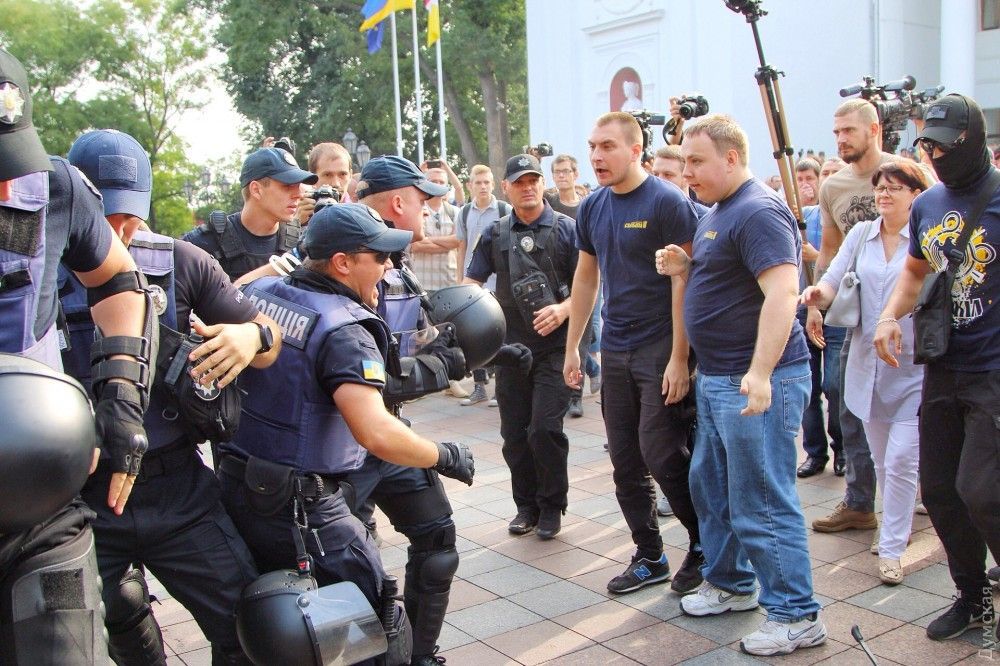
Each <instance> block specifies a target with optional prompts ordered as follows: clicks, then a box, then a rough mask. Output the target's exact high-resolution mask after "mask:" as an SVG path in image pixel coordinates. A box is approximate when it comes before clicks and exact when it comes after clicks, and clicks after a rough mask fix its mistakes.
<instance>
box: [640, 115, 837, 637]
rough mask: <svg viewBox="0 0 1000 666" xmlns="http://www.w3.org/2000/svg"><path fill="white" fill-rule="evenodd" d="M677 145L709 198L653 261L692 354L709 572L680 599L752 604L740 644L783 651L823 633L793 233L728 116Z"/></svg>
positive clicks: (730, 606)
mask: <svg viewBox="0 0 1000 666" xmlns="http://www.w3.org/2000/svg"><path fill="white" fill-rule="evenodd" d="M682 147H683V151H684V155H685V157H686V158H687V161H686V164H685V169H684V177H685V178H686V179H687V181H688V182H689V183H690V184H691V189H693V190H694V191H695V192H696V193H697V195H698V198H699V199H701V200H702V201H704V202H705V203H706V204H715V206H714V207H713V208H712V210H711V211H709V213H708V214H707V215H706V216H705V217H704V218H702V219H701V221H700V222H699V224H698V230H697V233H696V234H695V239H694V253H693V255H692V258H690V259H689V258H688V255H687V254H686V253H685V252H684V250H683V249H682V248H680V247H678V246H676V245H673V246H669V247H667V248H665V249H664V250H662V251H661V252H658V253H657V268H658V269H659V270H660V271H661V272H663V273H664V274H667V275H672V276H674V279H675V281H678V282H686V283H687V289H686V295H685V299H684V323H685V325H686V326H687V330H688V334H689V336H690V339H691V347H692V348H693V349H694V352H695V354H696V355H697V358H698V380H697V387H696V391H695V395H696V396H697V401H698V428H697V430H696V436H695V440H696V441H695V447H694V457H693V459H692V461H691V496H692V498H693V499H694V503H695V507H696V509H697V511H698V517H699V518H700V520H701V534H702V544H703V546H704V549H705V566H704V567H703V568H702V573H703V574H704V576H705V582H704V583H703V584H702V586H701V588H700V589H699V590H698V593H697V594H692V595H689V596H686V597H684V598H683V599H681V609H682V610H683V611H684V612H685V613H687V614H688V615H695V616H702V615H718V614H720V613H725V612H728V611H743V610H750V609H753V608H756V607H757V605H758V603H760V604H761V605H763V606H764V608H765V609H766V610H767V621H766V622H764V624H763V625H762V626H761V628H760V629H758V630H757V631H755V632H754V633H752V634H750V635H748V636H745V637H744V638H743V640H742V641H741V647H742V648H743V650H744V651H745V652H748V653H750V654H759V655H772V654H788V653H790V652H792V651H794V650H795V649H797V648H800V647H812V646H815V645H819V644H821V643H823V642H824V641H826V628H825V627H824V626H823V623H822V622H820V620H819V618H818V616H817V613H818V611H819V603H817V601H816V599H815V597H814V596H813V588H812V571H811V569H810V563H809V549H808V546H807V544H806V529H805V520H804V519H803V516H802V508H801V507H800V505H799V498H798V495H797V494H796V491H795V463H796V458H797V448H796V445H795V435H796V434H797V433H798V431H799V425H800V424H801V423H802V411H803V409H804V408H805V406H806V403H807V402H808V401H809V391H810V383H811V381H810V374H809V350H808V349H807V348H806V341H805V337H804V336H803V334H802V327H801V326H800V324H799V323H798V321H797V320H796V319H795V308H796V304H797V301H798V299H797V296H798V281H799V278H798V267H799V263H800V259H801V254H802V241H801V238H800V237H799V234H798V232H797V231H796V228H795V219H794V218H793V217H792V214H791V212H790V211H789V210H788V208H787V206H785V204H784V202H782V201H781V200H780V199H779V198H778V197H777V196H776V195H775V193H774V192H773V191H772V190H771V189H770V188H768V187H767V186H766V185H764V184H763V183H761V182H760V181H759V180H757V179H755V178H754V177H753V175H752V174H751V173H750V170H749V169H748V168H747V163H748V158H749V148H748V145H747V138H746V134H745V133H744V132H743V130H742V129H741V128H740V127H739V125H737V124H736V123H735V121H733V120H732V119H731V118H729V117H728V116H720V115H711V116H706V117H705V118H704V119H703V120H701V121H699V122H698V124H696V125H693V126H689V127H687V128H686V129H685V131H684V143H683V144H682ZM744 396H746V397H744ZM751 561H752V562H753V566H751V564H750V562H751ZM755 578H756V579H759V580H760V589H759V590H758V587H757V583H756V581H755V580H754V579H755Z"/></svg>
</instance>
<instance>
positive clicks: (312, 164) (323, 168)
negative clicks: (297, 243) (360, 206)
mask: <svg viewBox="0 0 1000 666" xmlns="http://www.w3.org/2000/svg"><path fill="white" fill-rule="evenodd" d="M307 166H308V168H309V171H311V172H312V173H314V174H316V182H315V183H314V184H313V185H314V186H315V187H314V189H312V190H311V191H309V192H307V193H306V195H305V196H304V197H302V198H301V199H300V200H299V204H298V206H296V208H295V219H296V220H298V221H299V224H301V225H302V226H303V227H304V226H306V225H307V224H309V218H310V217H312V216H313V213H314V212H315V210H316V207H317V205H319V206H320V207H322V205H323V204H331V203H348V202H349V201H350V199H349V198H347V197H346V196H345V193H346V192H347V186H348V184H349V183H350V180H351V154H350V153H349V152H347V148H344V147H343V146H342V145H340V144H339V143H333V142H330V141H327V142H324V143H317V144H316V145H315V146H313V149H312V150H310V151H309V161H308V164H307Z"/></svg>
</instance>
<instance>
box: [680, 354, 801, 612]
mask: <svg viewBox="0 0 1000 666" xmlns="http://www.w3.org/2000/svg"><path fill="white" fill-rule="evenodd" d="M742 379H743V375H703V374H699V375H698V379H697V382H698V386H697V391H696V396H697V401H698V428H697V430H696V431H695V446H694V457H693V458H692V460H691V476H690V480H691V481H690V483H691V495H692V498H693V499H694V505H695V510H696V511H697V512H698V524H699V527H700V528H701V545H702V548H703V549H704V551H705V565H704V566H703V567H702V574H703V575H704V577H705V580H707V581H708V582H710V583H711V584H712V585H715V586H716V587H718V588H720V589H723V590H726V591H728V592H732V593H736V594H749V593H750V592H752V591H753V589H754V586H755V583H754V578H757V579H759V580H760V603H761V605H762V606H763V607H764V608H765V609H766V610H767V616H768V618H769V619H772V620H777V621H779V622H796V621H798V620H800V619H802V618H804V617H806V616H808V615H811V614H812V613H815V612H817V611H819V604H818V603H817V602H816V599H815V598H814V597H813V585H812V570H811V568H810V564H809V549H808V546H807V544H806V526H805V519H804V518H803V516H802V508H801V506H800V505H799V497H798V494H797V493H796V491H795V464H796V458H797V457H798V456H797V452H796V445H795V435H796V434H797V433H798V430H799V424H801V423H802V411H803V409H804V408H805V406H806V402H807V401H808V400H809V386H810V375H809V362H808V361H807V360H805V359H803V360H801V361H796V362H794V363H790V364H788V365H785V366H782V367H779V368H775V370H774V373H773V374H772V375H771V407H770V408H769V409H768V410H767V411H766V412H764V413H763V414H758V415H756V416H741V415H740V410H742V409H743V408H744V407H746V404H747V398H746V396H742V395H740V381H741V380H742ZM730 498H732V501H731V500H730ZM751 561H753V566H752V567H751V565H750V562H751Z"/></svg>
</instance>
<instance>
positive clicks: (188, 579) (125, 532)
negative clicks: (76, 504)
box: [82, 446, 294, 652]
mask: <svg viewBox="0 0 1000 666" xmlns="http://www.w3.org/2000/svg"><path fill="white" fill-rule="evenodd" d="M180 453H184V454H186V455H184V456H182V458H181V460H180V461H179V462H177V463H176V466H175V465H168V466H167V467H168V469H164V467H163V466H162V465H160V464H159V462H160V461H159V460H158V459H159V456H158V455H157V453H156V452H155V451H154V452H151V453H149V454H147V455H146V457H145V458H144V459H143V463H142V464H143V470H144V471H143V473H142V474H140V477H139V478H140V480H139V481H138V482H137V483H136V485H135V488H133V490H132V495H131V497H129V501H128V504H126V505H125V512H124V513H123V514H122V515H121V516H116V515H115V514H114V512H113V511H112V510H111V509H110V508H108V505H107V494H108V484H109V483H110V479H111V475H110V470H109V469H108V466H107V465H105V464H104V463H103V461H102V464H101V466H100V467H99V468H98V470H97V472H95V473H94V475H93V476H91V477H90V478H89V479H88V480H87V484H86V485H85V486H84V488H83V493H82V495H83V498H84V500H86V501H87V503H88V504H89V505H90V507H91V508H92V509H93V510H94V511H95V512H96V513H97V519H96V520H95V521H94V539H95V542H96V544H97V566H98V568H99V569H100V572H101V578H102V579H103V580H104V592H105V594H108V593H110V592H111V591H113V590H117V589H118V582H119V581H120V580H121V578H122V576H123V575H124V574H125V571H126V569H128V567H129V566H130V565H131V564H133V563H139V564H142V565H144V566H146V567H147V568H148V569H149V570H150V571H151V572H152V573H153V574H154V575H155V576H156V577H157V578H158V579H159V580H160V582H161V583H163V586H164V587H165V588H166V589H167V591H168V592H170V594H171V596H173V597H174V598H175V599H177V600H178V601H179V602H181V605H183V606H184V607H185V608H186V609H188V610H189V611H190V612H191V615H193V616H194V619H195V621H196V622H197V623H198V626H199V627H200V628H201V630H202V632H203V633H204V634H205V638H207V639H208V640H209V641H210V642H211V643H212V646H213V648H216V649H221V650H223V651H226V652H228V651H232V650H235V649H236V648H237V647H238V646H239V642H238V640H237V638H236V615H235V613H236V602H237V601H239V598H240V594H241V593H242V592H243V588H244V587H245V586H246V585H247V584H248V583H250V582H252V581H253V580H255V579H256V578H257V569H256V567H255V566H254V562H253V559H252V557H251V555H250V551H249V550H248V549H247V546H246V544H245V543H244V542H243V539H242V538H240V535H239V534H238V533H237V531H236V526H235V525H233V521H232V520H230V518H229V516H228V515H227V514H226V511H225V509H223V507H222V503H221V502H220V490H219V484H218V481H217V480H216V478H215V475H214V474H213V473H212V470H210V469H209V468H208V467H206V466H205V465H204V464H203V463H202V461H201V458H200V457H199V456H198V453H197V452H196V450H195V448H194V447H193V446H192V447H190V449H188V450H186V451H183V452H180V451H175V452H174V454H173V457H174V458H175V459H176V456H177V454H180ZM157 471H158V472H159V473H156V475H155V476H150V477H147V476H146V473H147V472H153V473H155V472H157ZM292 564H294V560H293V561H292V562H291V563H290V564H289V567H291V565H292Z"/></svg>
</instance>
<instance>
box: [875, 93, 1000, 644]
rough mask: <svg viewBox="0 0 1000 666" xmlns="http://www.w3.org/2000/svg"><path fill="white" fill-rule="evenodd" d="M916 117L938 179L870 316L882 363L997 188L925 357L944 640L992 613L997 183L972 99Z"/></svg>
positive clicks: (923, 407) (923, 430)
mask: <svg viewBox="0 0 1000 666" xmlns="http://www.w3.org/2000/svg"><path fill="white" fill-rule="evenodd" d="M924 120H925V124H924V128H923V130H921V132H920V138H918V139H917V142H919V143H920V144H921V147H922V148H923V149H924V150H925V151H926V152H927V153H929V154H930V155H931V160H932V162H933V164H934V171H935V172H936V173H937V176H938V178H939V179H940V180H941V183H940V184H938V185H935V186H934V187H932V188H931V189H929V190H927V191H926V192H924V193H923V194H921V195H920V196H919V197H917V199H916V200H915V201H914V202H913V208H912V209H911V210H910V256H909V257H907V260H906V265H905V266H904V267H903V272H902V273H901V274H900V276H899V281H898V282H897V284H896V289H895V291H894V292H893V294H892V296H891V297H890V299H889V303H888V304H887V305H886V307H885V310H883V311H882V314H881V315H880V317H879V321H878V323H877V325H876V330H875V348H876V350H877V352H878V354H879V356H880V357H881V358H882V359H883V360H884V361H885V362H886V363H888V364H889V365H891V366H893V367H896V366H897V365H898V362H897V361H896V359H895V357H894V354H898V353H899V344H900V341H901V339H900V338H901V335H902V333H901V331H900V328H899V324H898V323H897V322H896V319H897V318H898V317H902V316H904V315H906V314H907V313H909V312H910V311H911V310H912V309H913V306H914V304H915V303H916V301H917V295H918V293H919V292H920V287H921V284H922V282H923V280H924V278H925V277H926V276H927V275H929V274H930V273H931V272H938V271H942V270H944V269H945V267H946V265H947V263H948V253H949V252H950V251H951V250H953V249H954V245H955V243H956V241H957V240H958V236H959V235H960V234H961V233H962V229H963V227H964V226H965V223H966V221H967V220H968V217H969V215H971V209H972V208H974V207H975V202H976V200H977V199H978V198H979V197H980V195H982V194H983V190H984V188H988V189H990V190H993V191H992V193H991V194H990V198H989V199H988V201H987V205H986V208H985V209H984V210H983V213H982V215H980V217H979V219H978V220H977V221H976V222H975V225H976V226H975V227H973V230H972V232H971V236H970V237H969V241H968V244H967V245H966V246H965V248H964V250H963V260H962V262H961V264H960V265H959V268H958V271H957V274H956V276H955V279H954V281H953V282H952V287H951V297H952V320H951V335H950V337H949V340H948V349H947V351H946V352H945V353H944V355H943V356H942V357H941V358H939V359H936V360H934V361H932V362H930V363H928V364H927V372H926V374H925V376H924V392H923V398H922V399H921V402H920V488H921V493H922V498H923V501H924V506H926V507H927V513H928V515H929V516H930V519H931V523H932V524H933V525H934V529H935V530H936V531H937V534H938V537H939V538H940V539H941V544H942V545H943V546H944V551H945V553H947V555H948V568H949V570H950V571H951V577H952V579H953V580H954V581H955V586H956V587H957V588H958V593H959V596H958V599H957V600H956V601H955V603H954V604H953V605H952V607H951V608H950V609H948V610H947V611H946V612H945V613H944V614H943V615H941V616H940V617H938V618H936V619H935V620H934V621H933V622H931V623H930V624H929V625H928V626H927V636H928V638H931V639H933V640H946V639H949V638H955V637H957V636H960V635H961V634H962V633H964V632H965V630H966V629H969V628H972V627H981V626H983V624H984V623H988V622H990V619H991V617H992V618H993V621H995V619H996V617H995V615H994V611H993V604H992V600H993V596H992V594H991V591H990V584H989V581H988V580H987V577H986V562H985V559H986V558H985V556H986V547H987V546H988V547H989V549H990V552H992V553H993V557H994V559H997V560H1000V456H998V455H997V442H998V441H1000V435H998V430H997V429H998V427H1000V422H998V418H1000V417H998V416H997V415H998V414H1000V280H998V279H997V278H998V275H997V271H998V270H1000V266H998V265H997V257H998V256H1000V240H998V239H1000V190H996V181H995V180H994V181H992V182H991V179H993V178H996V173H995V171H996V170H995V168H994V167H993V165H992V164H991V163H990V155H989V152H988V151H987V148H986V123H985V118H984V116H983V112H982V110H980V108H979V105H978V104H976V102H975V100H973V99H972V98H970V97H966V96H965V95H946V96H945V97H942V98H941V99H940V100H938V101H937V102H935V103H934V104H933V105H931V106H930V107H928V109H927V111H926V112H925V115H924ZM984 647H985V646H984Z"/></svg>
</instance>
